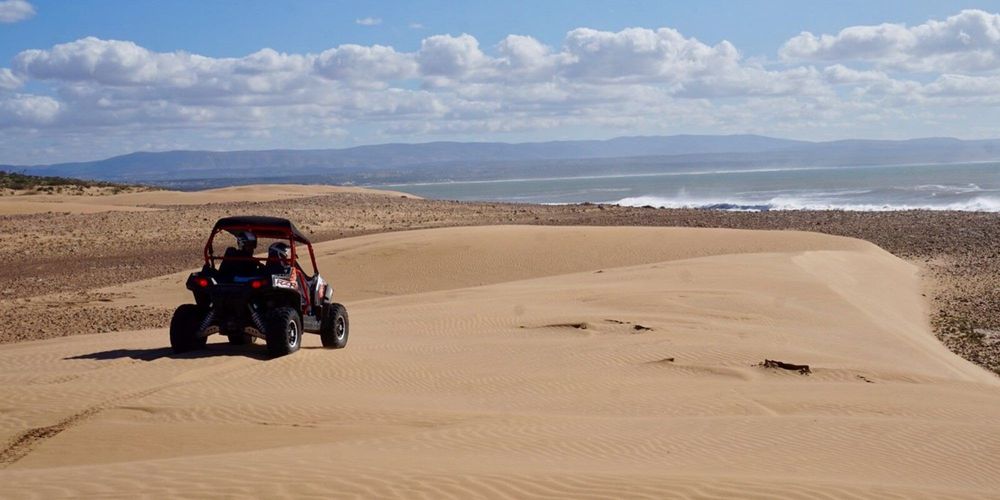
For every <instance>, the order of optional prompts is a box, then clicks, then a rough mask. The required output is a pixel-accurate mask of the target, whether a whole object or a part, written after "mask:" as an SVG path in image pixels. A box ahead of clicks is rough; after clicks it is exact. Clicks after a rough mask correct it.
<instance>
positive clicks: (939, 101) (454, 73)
mask: <svg viewBox="0 0 1000 500" xmlns="http://www.w3.org/2000/svg"><path fill="white" fill-rule="evenodd" d="M967 9H975V10H967ZM998 12H1000V2H971V3H969V2H966V3H958V2H948V1H874V2H873V1H870V0H869V1H865V2H860V1H839V2H832V1H831V2H790V1H772V2H735V1H730V2H721V1H714V2H665V1H659V2H657V1H621V0H620V1H614V2H599V1H534V2H522V1H511V2H481V3H480V2H444V1H424V2H356V1H355V2H345V1H327V2H319V1H317V2H307V1H289V2H275V1H267V2H265V1H197V2H196V1H170V2H145V1H97V0H76V1H65V0H63V1H43V0H0V130H2V131H3V133H2V134H0V163H13V164H34V163H49V162H56V161H70V160H78V159H79V160H83V159H93V158H100V157H106V156H110V155H114V154H122V153H127V152H131V151H134V150H162V149H188V148H191V149H214V150H229V149H265V148H283V147H287V148H308V147H343V146H351V145H357V144H371V143H381V142H422V141H428V140H502V141H524V140H545V139H572V138H601V137H613V136H617V135H638V134H670V133H744V132H750V133H761V134H769V135H776V136H783V137H794V138H802V139H837V138H847V137H884V138H902V137H914V136H957V137H966V138H976V137H996V136H1000V132H994V131H1000V119H997V118H993V115H1000V113H993V111H1000V110H997V109H996V108H997V105H998V103H1000V76H998V75H1000V16H998V15H997V13H998ZM886 26H888V27H886ZM802 32H808V33H809V35H808V36H806V35H802V34H801V33H802ZM994 89H995V90H994Z"/></svg>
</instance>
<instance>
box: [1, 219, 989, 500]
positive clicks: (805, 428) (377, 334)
mask: <svg viewBox="0 0 1000 500" xmlns="http://www.w3.org/2000/svg"><path fill="white" fill-rule="evenodd" d="M320 253H321V255H322V257H321V258H322V262H321V267H322V268H323V270H324V273H326V274H328V275H331V276H332V277H334V278H333V280H334V282H335V284H336V285H337V286H338V294H342V295H341V296H342V297H344V300H345V301H346V302H347V304H348V307H349V309H350V313H351V320H352V336H351V341H350V345H349V346H348V348H347V349H345V350H343V351H327V350H323V349H321V348H318V346H319V341H318V339H317V338H315V337H309V338H307V342H306V344H305V345H306V347H305V348H304V349H303V350H302V351H300V352H298V353H296V354H295V355H293V356H289V357H286V358H281V359H277V360H271V361H264V360H262V359H260V355H261V354H262V353H261V350H260V349H259V348H257V347H245V348H234V347H229V346H227V345H225V344H220V343H218V342H219V340H214V341H215V342H216V343H215V344H212V345H210V348H209V349H208V350H206V351H205V352H203V353H200V354H194V355H185V356H172V355H170V354H169V351H168V350H167V349H165V347H164V346H165V344H166V332H165V331H164V330H148V331H141V332H126V333H118V334H105V335H84V336H76V337H67V338H61V339H52V340H45V341H37V342H28V343H21V344H12V345H5V346H0V382H2V384H0V440H3V441H6V442H8V445H7V446H6V448H4V449H3V451H2V452H0V496H2V497H5V498H6V497H45V498H51V497H60V496H79V495H98V496H134V495H136V494H146V495H149V496H155V497H162V496H182V497H205V496H281V495H288V496H304V495H313V496H363V497H406V498H413V497H417V496H423V497H434V498H443V497H454V498H469V497H481V496H491V497H494V496H495V497H517V498H522V497H536V496H550V497H551V496H556V497H573V498H579V497H649V498H663V497H681V498H704V497H722V498H725V497H734V496H738V497H757V498H804V497H816V496H828V497H836V498H844V497H888V496H896V497H906V498H919V497H935V498H937V497H942V496H947V497H968V498H982V497H988V496H991V495H995V493H996V491H1000V459H998V458H997V457H998V456H1000V453H998V452H1000V420H998V418H997V417H998V416H1000V384H998V383H997V379H996V377H994V376H993V375H991V374H989V373H987V372H985V371H983V370H981V369H979V368H977V367H975V366H973V365H971V364H969V363H968V362H966V361H964V360H962V359H960V358H959V357H957V356H955V355H953V354H951V353H950V352H948V351H947V350H946V349H945V348H944V347H942V346H941V345H940V344H939V343H938V342H937V341H936V340H935V339H934V337H933V336H932V335H931V333H930V331H929V329H928V326H927V325H926V319H925V310H924V309H925V304H924V301H923V299H922V297H921V296H920V285H919V283H918V279H917V276H916V269H915V268H914V267H912V266H911V265H909V264H906V263H904V262H902V261H900V260H898V259H896V258H895V257H893V256H891V255H890V254H888V253H886V252H884V251H882V250H880V249H878V248H877V247H875V246H873V245H870V244H868V243H865V242H861V241H858V240H851V239H846V238H836V237H830V236H821V235H816V234H811V233H795V232H780V233H779V232H749V231H725V230H681V229H667V228H655V229H650V228H537V227H532V228H526V227H488V228H457V229H444V230H427V231H413V232H405V233H393V234H383V235H375V236H368V237H362V238H352V239H346V240H340V241H335V242H329V243H325V244H323V245H321V248H320ZM598 271H600V272H598ZM160 279H161V280H163V284H164V285H166V284H169V283H170V282H171V280H173V279H175V277H164V278H160ZM146 285H147V286H145V287H139V289H140V290H147V291H148V290H149V289H150V288H151V287H149V286H148V285H149V283H146ZM125 289H127V293H129V294H134V293H138V292H137V288H136V286H135V285H132V286H131V288H129V287H124V288H123V290H125ZM123 293H124V292H123ZM156 293H159V292H156ZM156 293H153V292H150V294H149V295H147V296H146V298H147V299H149V298H155V297H157V295H156ZM158 297H159V298H158V300H163V301H170V300H173V298H172V297H174V296H173V295H170V294H164V295H160V296H158ZM765 358H768V359H778V360H783V361H788V362H793V363H804V364H809V365H810V367H811V369H812V373H811V374H810V375H800V374H798V373H795V372H791V371H785V370H773V369H766V368H762V367H759V366H756V365H757V363H759V362H760V361H762V360H763V359H765Z"/></svg>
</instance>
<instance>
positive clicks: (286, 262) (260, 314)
mask: <svg viewBox="0 0 1000 500" xmlns="http://www.w3.org/2000/svg"><path fill="white" fill-rule="evenodd" d="M223 232H226V233H229V234H230V235H232V236H234V237H235V238H236V239H237V242H238V246H239V248H234V247H230V248H228V249H226V251H225V253H224V255H222V256H219V255H215V250H214V247H213V242H214V240H215V237H216V236H217V235H219V234H220V233H223ZM258 239H267V240H274V242H273V243H272V244H271V245H270V246H269V247H268V252H267V255H266V256H261V255H259V254H256V253H255V249H256V241H257V240H258ZM251 243H252V244H251ZM301 246H305V247H306V248H308V249H309V261H310V263H311V264H312V270H313V274H312V276H309V275H307V274H306V272H305V271H304V270H303V269H302V266H301V265H300V260H299V255H298V248H300V247H301ZM204 258H205V265H204V267H202V269H201V271H199V272H196V273H193V274H191V275H190V276H189V277H188V279H187V283H186V286H187V288H188V290H191V292H192V293H193V294H194V302H195V303H194V304H184V305H181V306H180V307H178V308H177V310H176V311H174V315H173V318H172V319H171V321H170V345H171V347H173V349H174V351H175V352H185V351H190V350H194V349H200V348H202V347H204V346H205V344H206V341H207V339H208V337H209V336H210V335H212V334H215V333H219V334H222V335H225V336H227V337H228V338H229V342H230V343H231V344H249V343H254V342H255V341H256V340H257V339H261V340H263V341H264V342H265V343H266V345H267V350H268V352H269V353H270V355H271V356H274V357H277V356H283V355H286V354H291V353H293V352H295V351H297V350H298V349H299V347H300V346H301V345H302V333H303V332H309V333H318V334H319V336H320V339H321V340H322V343H323V346H324V347H329V348H333V349H341V348H343V347H345V346H346V345H347V334H348V326H349V323H348V318H347V309H345V308H344V306H343V305H341V304H337V303H334V302H332V300H331V299H332V296H333V288H332V287H331V286H330V285H329V284H328V283H327V282H326V281H325V280H324V279H323V277H322V276H320V274H319V269H318V268H317V267H316V255H315V253H313V248H312V244H311V243H310V242H309V239H308V238H306V237H305V235H303V234H302V232H300V231H299V230H298V229H296V227H295V225H293V224H292V223H291V222H290V221H288V220H287V219H281V218H277V217H261V216H242V217H226V218H223V219H219V221H218V222H216V223H215V226H214V227H213V228H212V234H211V235H209V237H208V242H207V243H205V250H204ZM216 264H218V265H216Z"/></svg>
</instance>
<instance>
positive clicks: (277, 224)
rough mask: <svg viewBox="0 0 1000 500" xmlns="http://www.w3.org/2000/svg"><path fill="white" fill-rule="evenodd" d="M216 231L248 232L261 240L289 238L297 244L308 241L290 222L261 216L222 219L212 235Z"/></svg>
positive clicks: (217, 223) (307, 242)
mask: <svg viewBox="0 0 1000 500" xmlns="http://www.w3.org/2000/svg"><path fill="white" fill-rule="evenodd" d="M218 231H228V232H230V233H233V234H235V233H237V232H240V231H250V232H252V233H254V234H255V235H257V236H258V237H263V238H289V239H293V240H295V241H298V242H299V243H305V244H307V245H308V244H309V239H308V238H306V236H305V235H304V234H302V232H301V231H299V229H298V228H297V227H295V224H292V221H290V220H288V219H282V218H280V217H265V216H263V215H243V216H237V217H224V218H222V219H219V220H218V222H216V223H215V227H214V228H212V233H216V232H218Z"/></svg>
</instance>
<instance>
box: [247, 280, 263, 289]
mask: <svg viewBox="0 0 1000 500" xmlns="http://www.w3.org/2000/svg"><path fill="white" fill-rule="evenodd" d="M262 286H264V280H253V281H251V282H250V288H253V289H254V290H256V289H258V288H260V287H262Z"/></svg>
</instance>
